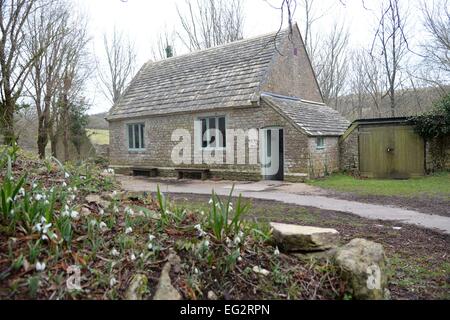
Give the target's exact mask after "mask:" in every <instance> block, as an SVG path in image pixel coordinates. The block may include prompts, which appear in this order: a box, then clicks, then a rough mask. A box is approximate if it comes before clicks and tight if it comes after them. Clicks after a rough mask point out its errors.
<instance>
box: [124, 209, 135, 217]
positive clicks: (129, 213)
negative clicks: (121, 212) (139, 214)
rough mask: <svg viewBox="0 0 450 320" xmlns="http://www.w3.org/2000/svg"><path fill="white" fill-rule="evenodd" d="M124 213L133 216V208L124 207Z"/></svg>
mask: <svg viewBox="0 0 450 320" xmlns="http://www.w3.org/2000/svg"><path fill="white" fill-rule="evenodd" d="M125 213H126V214H128V215H130V216H134V211H133V209H131V208H129V207H126V208H125Z"/></svg>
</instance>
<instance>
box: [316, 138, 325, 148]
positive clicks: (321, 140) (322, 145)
mask: <svg viewBox="0 0 450 320" xmlns="http://www.w3.org/2000/svg"><path fill="white" fill-rule="evenodd" d="M316 148H317V149H324V148H325V139H324V137H317V138H316Z"/></svg>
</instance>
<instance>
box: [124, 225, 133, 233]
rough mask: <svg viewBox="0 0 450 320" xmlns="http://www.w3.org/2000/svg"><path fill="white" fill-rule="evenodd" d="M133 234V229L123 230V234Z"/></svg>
mask: <svg viewBox="0 0 450 320" xmlns="http://www.w3.org/2000/svg"><path fill="white" fill-rule="evenodd" d="M132 232H133V228H131V227H128V228H127V229H126V230H125V234H130V233H132Z"/></svg>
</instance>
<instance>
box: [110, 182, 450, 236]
mask: <svg viewBox="0 0 450 320" xmlns="http://www.w3.org/2000/svg"><path fill="white" fill-rule="evenodd" d="M117 178H118V180H119V181H120V182H121V183H122V187H123V188H124V189H125V190H127V191H134V192H144V191H147V192H155V191H156V189H157V186H158V185H159V186H160V188H161V191H163V192H168V193H192V194H204V195H208V194H211V192H212V190H214V191H215V192H216V193H217V194H218V195H228V194H229V193H230V191H231V188H232V184H233V183H232V182H230V181H217V182H216V181H193V180H182V181H178V180H173V179H148V178H137V177H130V176H120V175H118V176H117ZM235 194H242V196H243V197H246V198H253V199H264V200H274V201H280V202H284V203H288V204H294V205H299V206H306V207H315V208H319V209H323V210H333V211H338V212H346V213H352V214H355V215H358V216H360V217H363V218H368V219H375V220H387V221H398V222H402V223H409V224H414V225H418V226H421V227H425V228H429V229H437V230H439V231H442V232H444V233H447V234H450V217H445V216H437V215H429V214H426V213H421V212H418V211H413V210H407V209H403V208H399V207H392V206H386V205H375V204H369V203H362V202H357V201H349V200H343V199H336V198H332V197H330V196H329V195H328V193H327V192H326V191H325V190H322V189H319V188H315V187H312V186H308V185H306V184H302V183H283V182H267V181H261V182H255V183H238V184H236V185H235Z"/></svg>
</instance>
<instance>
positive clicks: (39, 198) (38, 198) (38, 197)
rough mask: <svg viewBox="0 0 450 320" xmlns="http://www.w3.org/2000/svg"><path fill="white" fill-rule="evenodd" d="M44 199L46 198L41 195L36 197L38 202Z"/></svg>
mask: <svg viewBox="0 0 450 320" xmlns="http://www.w3.org/2000/svg"><path fill="white" fill-rule="evenodd" d="M43 198H44V196H43V195H41V194H37V195H35V196H34V199H35V200H36V201H41V200H42V199H43Z"/></svg>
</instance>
